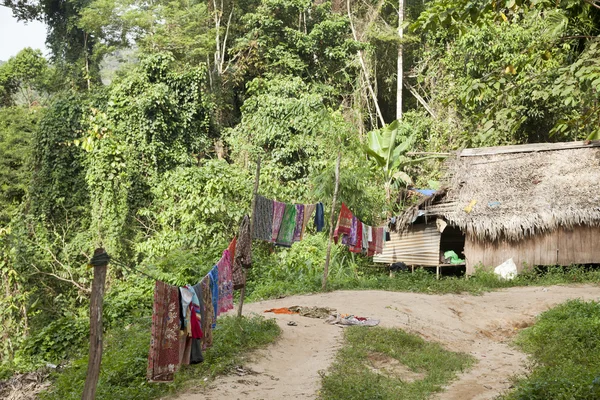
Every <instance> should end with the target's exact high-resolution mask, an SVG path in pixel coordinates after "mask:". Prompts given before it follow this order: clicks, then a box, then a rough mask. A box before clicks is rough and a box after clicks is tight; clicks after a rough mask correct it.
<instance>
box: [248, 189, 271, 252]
mask: <svg viewBox="0 0 600 400" xmlns="http://www.w3.org/2000/svg"><path fill="white" fill-rule="evenodd" d="M253 218H254V227H253V230H254V232H253V235H254V238H256V239H259V240H266V241H271V236H272V229H273V200H269V199H267V198H266V197H263V196H261V195H257V196H256V211H255V213H254V216H253Z"/></svg>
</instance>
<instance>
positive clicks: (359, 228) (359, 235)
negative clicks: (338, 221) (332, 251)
mask: <svg viewBox="0 0 600 400" xmlns="http://www.w3.org/2000/svg"><path fill="white" fill-rule="evenodd" d="M362 241H363V223H362V222H360V221H358V223H357V224H356V245H354V246H350V251H351V252H353V253H362V250H363V249H362Z"/></svg>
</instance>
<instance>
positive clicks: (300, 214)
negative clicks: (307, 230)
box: [292, 204, 304, 242]
mask: <svg viewBox="0 0 600 400" xmlns="http://www.w3.org/2000/svg"><path fill="white" fill-rule="evenodd" d="M303 227H304V204H296V227H295V228H294V236H293V238H292V241H293V242H299V241H300V238H301V237H302V230H303V229H304V228H303Z"/></svg>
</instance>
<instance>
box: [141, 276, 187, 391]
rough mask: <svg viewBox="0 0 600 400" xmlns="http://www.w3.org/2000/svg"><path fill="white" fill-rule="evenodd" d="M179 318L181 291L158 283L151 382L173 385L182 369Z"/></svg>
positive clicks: (155, 294)
mask: <svg viewBox="0 0 600 400" xmlns="http://www.w3.org/2000/svg"><path fill="white" fill-rule="evenodd" d="M179 318H180V316H179V289H178V288H177V286H171V285H167V284H166V283H164V282H161V281H156V283H155V285H154V306H153V313H152V338H151V340H150V353H149V354H148V372H147V378H148V380H149V381H157V382H168V381H172V380H173V374H174V373H175V371H177V369H178V368H179Z"/></svg>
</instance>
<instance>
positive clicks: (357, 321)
mask: <svg viewBox="0 0 600 400" xmlns="http://www.w3.org/2000/svg"><path fill="white" fill-rule="evenodd" d="M326 322H329V323H330V324H332V325H335V324H338V325H360V326H377V325H379V320H378V319H371V318H364V317H357V316H355V315H343V314H337V315H332V316H331V317H329V318H328V319H327V321H326Z"/></svg>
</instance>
